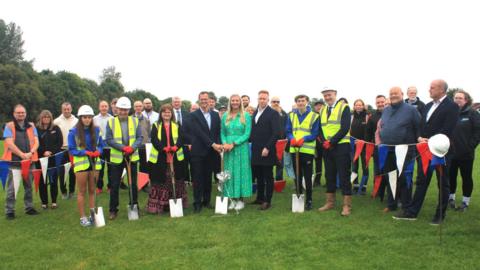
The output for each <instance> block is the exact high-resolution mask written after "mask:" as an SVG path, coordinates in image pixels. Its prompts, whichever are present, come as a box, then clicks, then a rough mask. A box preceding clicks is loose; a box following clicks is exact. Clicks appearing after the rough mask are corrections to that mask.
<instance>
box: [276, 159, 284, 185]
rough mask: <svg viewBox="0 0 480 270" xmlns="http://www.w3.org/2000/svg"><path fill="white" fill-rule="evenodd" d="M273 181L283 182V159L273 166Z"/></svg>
mask: <svg viewBox="0 0 480 270" xmlns="http://www.w3.org/2000/svg"><path fill="white" fill-rule="evenodd" d="M275 180H277V181H279V180H283V158H282V161H278V160H277V165H276V166H275Z"/></svg>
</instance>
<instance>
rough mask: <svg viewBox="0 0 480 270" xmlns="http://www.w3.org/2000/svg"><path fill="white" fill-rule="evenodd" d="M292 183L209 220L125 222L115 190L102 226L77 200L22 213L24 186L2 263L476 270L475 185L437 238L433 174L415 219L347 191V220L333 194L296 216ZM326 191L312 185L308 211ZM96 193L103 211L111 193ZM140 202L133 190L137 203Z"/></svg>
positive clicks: (0, 230) (1, 222) (1, 244)
mask: <svg viewBox="0 0 480 270" xmlns="http://www.w3.org/2000/svg"><path fill="white" fill-rule="evenodd" d="M1 150H2V149H0V152H1ZM475 164H476V166H475V169H474V171H475V172H474V179H475V180H476V183H475V184H478V179H479V176H480V175H479V170H478V165H479V163H478V162H476V163H475ZM322 181H324V180H323V179H322ZM371 184H372V183H371V179H370V183H369V191H370V190H371V188H372V186H371ZM291 187H292V182H291V181H290V182H289V184H288V186H287V188H286V189H285V190H284V192H283V193H275V194H274V198H273V208H272V209H271V210H270V211H265V212H263V211H258V210H257V209H256V207H254V206H251V205H248V206H247V207H246V209H244V210H243V211H241V212H240V214H239V215H236V214H235V213H230V214H229V215H228V216H225V217H216V216H214V215H213V210H210V211H206V210H204V211H203V212H202V213H201V214H195V215H194V214H193V213H192V209H191V208H189V209H188V210H186V211H185V217H183V218H179V219H171V218H170V217H169V216H168V215H164V216H153V215H146V216H142V217H141V219H140V220H138V221H128V220H127V215H126V204H127V202H128V201H127V200H128V194H127V192H126V191H122V192H121V194H120V201H121V208H120V212H119V217H118V218H117V220H115V221H114V222H109V221H108V220H107V226H106V227H104V228H99V229H96V228H82V227H81V226H80V225H79V217H78V211H77V208H76V201H75V200H61V199H60V200H59V208H58V209H56V210H46V211H42V210H40V202H39V196H38V194H35V197H34V198H35V206H36V208H37V210H39V211H41V214H40V215H39V216H34V217H31V216H26V215H25V214H24V213H23V187H21V188H20V192H19V198H20V200H18V201H17V212H16V213H17V218H16V219H15V220H14V221H7V220H6V219H5V218H4V217H2V218H0V269H479V263H480V256H479V255H478V254H479V253H478V252H479V250H480V226H479V225H480V222H479V221H480V219H479V217H480V211H479V206H480V196H479V195H478V191H476V190H474V194H473V198H472V202H471V206H470V208H469V210H468V212H466V213H457V212H454V211H448V212H447V219H446V222H445V224H444V226H443V237H442V241H440V238H439V227H434V226H431V225H429V222H430V220H431V218H432V216H433V214H434V209H435V205H436V202H437V200H436V196H437V194H438V192H437V188H436V185H435V182H434V181H432V184H431V185H430V189H429V193H428V197H427V199H426V202H425V204H424V207H423V209H422V211H421V213H420V215H419V218H418V220H417V221H412V222H407V221H405V222H401V221H394V220H393V219H392V217H391V216H392V214H383V213H382V211H381V210H382V209H383V207H384V205H383V204H382V203H380V202H379V201H378V200H372V199H371V198H370V197H369V196H355V197H354V200H353V213H352V215H351V216H350V217H348V218H343V217H341V216H340V215H339V211H340V204H339V202H338V201H337V208H336V210H335V211H330V212H327V213H319V212H317V211H316V210H314V211H311V212H306V213H304V214H293V213H291V211H290V205H291V194H292V193H293V190H292V188H291ZM324 191H325V190H324V188H315V189H314V207H315V208H317V207H319V206H321V204H322V203H323V202H324V198H325V197H324ZM191 194H192V192H191V190H189V195H191ZM0 197H1V198H2V200H3V198H5V192H4V191H3V190H2V191H0ZM337 197H338V196H337ZM458 197H460V198H461V190H458V192H457V198H458ZM99 199H100V205H101V206H103V207H104V209H105V211H106V212H108V210H107V209H108V194H106V193H103V194H102V195H100V197H99ZM146 199H147V195H146V194H145V193H143V192H142V193H140V205H141V207H142V208H143V207H144V206H145V203H146ZM337 199H338V198H337ZM457 200H458V199H457ZM212 201H213V200H212ZM2 213H4V212H2Z"/></svg>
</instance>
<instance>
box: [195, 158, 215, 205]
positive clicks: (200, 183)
mask: <svg viewBox="0 0 480 270" xmlns="http://www.w3.org/2000/svg"><path fill="white" fill-rule="evenodd" d="M217 156H218V154H217V152H215V151H213V150H210V152H209V154H208V155H207V156H205V157H191V167H192V176H193V204H194V206H196V207H201V206H207V205H209V204H210V197H211V194H212V173H213V172H214V170H215V168H216V167H217V164H216V162H217V161H218V159H217V158H216V157H217Z"/></svg>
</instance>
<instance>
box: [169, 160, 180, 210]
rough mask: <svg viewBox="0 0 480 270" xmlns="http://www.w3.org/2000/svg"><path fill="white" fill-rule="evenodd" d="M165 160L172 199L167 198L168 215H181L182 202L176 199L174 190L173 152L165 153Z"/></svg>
mask: <svg viewBox="0 0 480 270" xmlns="http://www.w3.org/2000/svg"><path fill="white" fill-rule="evenodd" d="M167 155H168V157H167V162H168V163H170V177H171V178H172V187H173V199H169V200H168V204H169V206H170V217H172V218H174V217H183V203H182V199H177V192H176V190H175V169H174V167H173V154H172V153H168V154H167Z"/></svg>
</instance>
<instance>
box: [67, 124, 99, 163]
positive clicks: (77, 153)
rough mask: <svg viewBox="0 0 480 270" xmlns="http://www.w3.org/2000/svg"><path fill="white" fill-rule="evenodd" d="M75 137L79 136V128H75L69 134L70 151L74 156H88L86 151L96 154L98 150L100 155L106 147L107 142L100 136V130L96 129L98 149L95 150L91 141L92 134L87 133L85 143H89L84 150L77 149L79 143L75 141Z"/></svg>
mask: <svg viewBox="0 0 480 270" xmlns="http://www.w3.org/2000/svg"><path fill="white" fill-rule="evenodd" d="M75 136H77V128H76V127H74V128H72V129H71V130H70V132H69V133H68V151H69V152H70V154H72V155H74V156H80V157H82V156H86V151H91V152H94V151H96V150H98V151H99V152H100V153H102V151H103V147H105V142H104V140H103V139H102V136H100V128H99V127H95V137H96V138H97V147H96V148H94V147H93V145H92V144H91V139H90V132H87V131H85V142H86V143H87V147H86V148H85V149H84V150H78V149H77V142H76V141H75Z"/></svg>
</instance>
